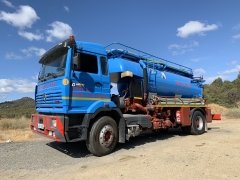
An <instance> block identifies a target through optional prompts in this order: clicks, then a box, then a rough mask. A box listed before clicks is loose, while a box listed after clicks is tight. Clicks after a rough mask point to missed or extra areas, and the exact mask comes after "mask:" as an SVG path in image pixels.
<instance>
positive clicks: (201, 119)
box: [190, 111, 206, 135]
mask: <svg viewBox="0 0 240 180" xmlns="http://www.w3.org/2000/svg"><path fill="white" fill-rule="evenodd" d="M205 123H206V118H205V116H204V115H203V114H202V113H201V112H200V111H195V112H194V114H193V116H192V125H191V129H190V133H191V134H193V135H200V134H203V133H204V132H205Z"/></svg>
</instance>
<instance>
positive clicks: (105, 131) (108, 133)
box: [99, 125, 114, 147]
mask: <svg viewBox="0 0 240 180" xmlns="http://www.w3.org/2000/svg"><path fill="white" fill-rule="evenodd" d="M113 136H114V135H113V128H112V127H111V126H110V125H106V126H104V127H103V128H102V130H101V131H100V135H99V142H100V145H101V146H102V147H109V146H110V145H111V144H112V142H113Z"/></svg>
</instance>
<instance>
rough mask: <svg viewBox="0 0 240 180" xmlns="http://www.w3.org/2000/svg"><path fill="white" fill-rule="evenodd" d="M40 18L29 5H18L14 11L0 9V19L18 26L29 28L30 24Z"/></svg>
mask: <svg viewBox="0 0 240 180" xmlns="http://www.w3.org/2000/svg"><path fill="white" fill-rule="evenodd" d="M38 19H40V18H39V17H38V16H37V13H36V12H35V10H34V9H33V8H32V7H30V6H27V5H26V6H20V7H19V9H18V10H17V11H16V12H14V13H8V12H5V11H0V20H2V21H6V22H7V23H8V24H11V25H12V26H15V27H18V28H22V29H23V28H31V27H32V24H33V23H34V22H35V21H37V20H38Z"/></svg>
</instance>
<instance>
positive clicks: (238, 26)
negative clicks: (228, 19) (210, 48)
mask: <svg viewBox="0 0 240 180" xmlns="http://www.w3.org/2000/svg"><path fill="white" fill-rule="evenodd" d="M232 29H233V30H239V29H240V24H237V25H236V26H233V28H232Z"/></svg>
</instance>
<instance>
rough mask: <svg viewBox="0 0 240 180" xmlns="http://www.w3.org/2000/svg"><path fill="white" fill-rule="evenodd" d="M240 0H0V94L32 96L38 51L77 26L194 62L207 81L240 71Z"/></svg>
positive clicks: (98, 37)
mask: <svg viewBox="0 0 240 180" xmlns="http://www.w3.org/2000/svg"><path fill="white" fill-rule="evenodd" d="M239 7H240V1H239V0H231V1H227V0H211V1H209V0H194V1H193V0H181V1H180V0H149V1H146V0H101V1H100V0H78V1H76V0H68V1H64V0H51V1H47V0H41V1H33V0H21V1H19V0H0V40H1V41H0V42H1V48H0V102H3V101H11V100H15V99H19V98H21V97H25V96H27V97H32V98H34V88H35V85H36V83H37V74H38V72H39V70H40V68H41V65H40V64H38V60H39V58H40V56H41V55H42V54H43V53H44V52H45V51H46V50H48V49H49V48H51V47H52V46H54V45H55V44H56V43H58V42H60V41H61V40H64V39H66V38H68V36H69V35H70V34H74V35H75V37H76V39H77V40H80V41H89V42H96V43H100V44H103V45H108V44H110V43H111V42H120V43H123V44H126V45H128V46H131V47H134V48H136V49H139V50H142V51H145V52H147V53H150V54H153V55H156V56H158V57H161V58H164V59H167V60H170V61H172V62H175V63H179V64H181V65H184V66H187V67H190V68H192V69H193V70H194V74H195V75H196V76H199V75H203V77H204V79H205V80H206V82H207V83H211V82H212V81H213V80H214V79H216V78H217V77H221V78H222V79H223V80H230V81H232V80H234V79H235V78H236V77H237V75H238V73H239V71H240V10H239Z"/></svg>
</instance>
